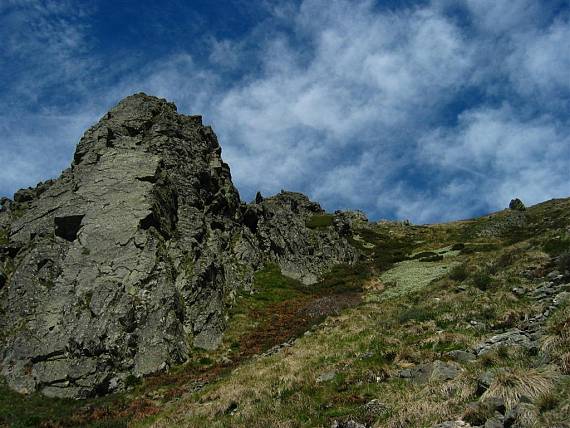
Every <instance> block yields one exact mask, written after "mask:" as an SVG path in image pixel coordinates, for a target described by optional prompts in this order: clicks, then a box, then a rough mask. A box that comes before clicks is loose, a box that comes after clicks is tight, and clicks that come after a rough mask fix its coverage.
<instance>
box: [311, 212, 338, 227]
mask: <svg viewBox="0 0 570 428" xmlns="http://www.w3.org/2000/svg"><path fill="white" fill-rule="evenodd" d="M333 220H334V216H333V215H332V214H320V215H314V216H312V217H309V218H308V219H307V221H306V222H305V225H306V226H307V227H308V228H309V229H323V228H327V227H329V226H332V224H333Z"/></svg>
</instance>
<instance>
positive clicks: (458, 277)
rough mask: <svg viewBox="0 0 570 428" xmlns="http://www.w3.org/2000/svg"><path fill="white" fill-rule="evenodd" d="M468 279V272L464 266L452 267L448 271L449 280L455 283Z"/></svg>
mask: <svg viewBox="0 0 570 428" xmlns="http://www.w3.org/2000/svg"><path fill="white" fill-rule="evenodd" d="M468 277H469V271H468V270H467V266H466V265H465V264H460V265H457V266H454V267H453V268H451V270H450V271H449V279H452V280H453V281H457V282H463V281H465V280H466V279H467V278H468Z"/></svg>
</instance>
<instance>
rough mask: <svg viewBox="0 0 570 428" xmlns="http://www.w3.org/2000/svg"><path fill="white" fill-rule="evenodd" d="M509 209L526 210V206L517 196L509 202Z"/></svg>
mask: <svg viewBox="0 0 570 428" xmlns="http://www.w3.org/2000/svg"><path fill="white" fill-rule="evenodd" d="M509 209H511V210H515V211H525V210H526V207H525V205H524V204H523V201H521V200H520V199H519V198H515V199H511V202H510V203H509Z"/></svg>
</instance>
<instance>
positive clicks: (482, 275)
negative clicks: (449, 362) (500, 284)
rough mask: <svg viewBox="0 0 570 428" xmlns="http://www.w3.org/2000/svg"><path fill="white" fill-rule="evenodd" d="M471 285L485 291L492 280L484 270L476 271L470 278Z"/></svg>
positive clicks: (489, 286)
mask: <svg viewBox="0 0 570 428" xmlns="http://www.w3.org/2000/svg"><path fill="white" fill-rule="evenodd" d="M472 280H473V285H475V287H477V288H478V289H479V290H481V291H487V290H489V289H490V288H491V286H492V285H493V278H491V275H489V272H487V271H486V270H484V269H482V270H478V271H477V272H475V273H474V274H473V276H472Z"/></svg>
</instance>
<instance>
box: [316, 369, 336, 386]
mask: <svg viewBox="0 0 570 428" xmlns="http://www.w3.org/2000/svg"><path fill="white" fill-rule="evenodd" d="M335 377H336V372H335V371H334V370H331V371H328V372H324V373H321V374H320V375H319V377H317V383H323V382H330V381H331V380H334V378H335Z"/></svg>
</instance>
